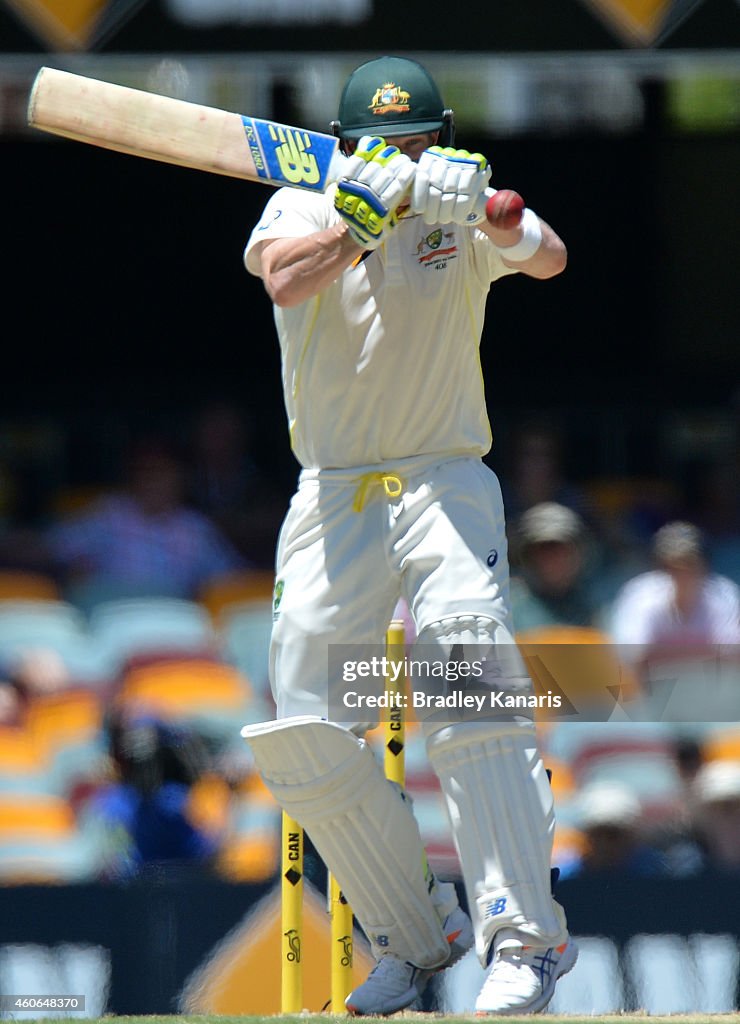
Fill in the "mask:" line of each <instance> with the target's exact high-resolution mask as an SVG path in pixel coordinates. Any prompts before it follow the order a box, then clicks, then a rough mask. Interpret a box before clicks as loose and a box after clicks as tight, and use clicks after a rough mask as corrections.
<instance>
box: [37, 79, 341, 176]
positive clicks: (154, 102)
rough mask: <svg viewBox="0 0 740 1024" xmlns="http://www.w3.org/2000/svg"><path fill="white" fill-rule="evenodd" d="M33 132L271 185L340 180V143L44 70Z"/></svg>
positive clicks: (299, 130) (328, 137) (318, 134)
mask: <svg viewBox="0 0 740 1024" xmlns="http://www.w3.org/2000/svg"><path fill="white" fill-rule="evenodd" d="M28 123H29V125H31V127H33V128H38V129H40V130H41V131H44V132H51V133H52V134H54V135H62V136H64V137H65V138H68V139H76V140H77V141H78V142H87V143H90V144H91V145H93V146H101V147H103V148H104V149H112V150H115V151H116V152H119V153H129V154H131V155H133V156H141V157H147V158H148V159H150V160H160V161H162V162H164V163H169V164H178V165H180V166H181V167H192V168H194V169H196V170H201V171H210V172H211V173H214V174H225V175H228V176H230V177H232V178H245V179H246V180H247V181H259V182H262V183H263V184H267V185H276V186H280V185H290V186H292V187H294V188H305V189H311V190H313V191H315V192H323V191H324V190H325V188H326V187H327V185H328V184H329V183H330V182H332V181H336V180H337V178H340V177H341V175H342V169H343V167H344V165H345V163H346V160H347V157H346V156H344V154H343V153H342V152H341V151H340V149H339V139H337V138H335V137H334V136H333V135H325V134H323V133H322V132H314V131H307V130H305V129H303V128H293V127H291V126H289V125H284V124H279V123H278V122H277V121H267V120H261V119H260V118H256V117H246V116H244V115H243V114H233V113H229V112H228V111H225V110H218V109H216V108H215V107H205V106H201V105H200V104H197V103H189V102H187V101H185V100H179V99H174V98H173V97H171V96H161V95H159V94H157V93H151V92H145V91H142V90H140V89H131V88H129V87H128V86H122V85H114V84H112V83H110V82H101V81H99V80H97V79H94V78H85V77H83V76H81V75H73V74H70V73H69V72H67V71H59V70H57V69H56V68H47V67H43V68H41V70H40V71H39V72H38V74H37V75H36V79H35V81H34V84H33V88H32V89H31V94H30V98H29V103H28Z"/></svg>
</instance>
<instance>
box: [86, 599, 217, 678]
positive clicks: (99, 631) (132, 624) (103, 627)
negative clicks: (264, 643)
mask: <svg viewBox="0 0 740 1024" xmlns="http://www.w3.org/2000/svg"><path fill="white" fill-rule="evenodd" d="M90 633H91V636H92V639H93V641H94V643H95V644H96V645H97V646H98V648H99V650H100V651H101V652H102V655H103V656H104V657H105V658H106V660H107V661H108V662H109V663H110V664H111V665H112V666H113V667H114V670H115V671H118V672H120V671H121V670H122V669H123V668H124V667H125V664H126V662H127V661H129V660H130V659H133V658H136V657H137V656H139V655H143V654H148V655H154V654H157V653H168V654H169V653H172V654H175V653H179V654H184V653H190V654H192V653H195V652H199V653H203V652H205V651H213V650H215V647H216V643H217V640H216V634H215V632H214V630H213V626H212V624H211V620H210V616H209V615H208V612H207V611H206V610H205V609H204V608H203V607H202V606H201V605H199V604H197V603H196V602H195V601H187V600H184V599H182V598H174V597H140V598H130V599H126V598H123V599H121V600H116V601H105V602H103V603H101V604H99V605H97V606H96V607H95V608H94V609H93V610H92V612H91V614H90Z"/></svg>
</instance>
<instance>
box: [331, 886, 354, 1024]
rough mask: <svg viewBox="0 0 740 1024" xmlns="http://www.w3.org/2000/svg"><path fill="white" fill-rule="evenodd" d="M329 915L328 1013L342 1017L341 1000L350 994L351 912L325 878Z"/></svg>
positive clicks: (336, 890) (351, 962) (342, 1007)
mask: <svg viewBox="0 0 740 1024" xmlns="http://www.w3.org/2000/svg"><path fill="white" fill-rule="evenodd" d="M329 913H330V915H331V1012H332V1013H345V1006H344V1000H345V999H346V998H347V996H348V995H349V993H350V992H351V991H352V964H353V961H352V908H351V907H350V905H349V904H348V903H347V900H346V899H345V898H344V895H343V893H342V890H341V889H340V888H339V883H338V882H337V880H336V879H335V878H334V876H333V875H330V876H329Z"/></svg>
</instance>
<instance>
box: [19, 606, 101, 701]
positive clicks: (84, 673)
mask: <svg viewBox="0 0 740 1024" xmlns="http://www.w3.org/2000/svg"><path fill="white" fill-rule="evenodd" d="M38 650H48V651H53V652H54V653H56V654H57V655H58V656H59V657H60V658H61V660H62V662H63V664H64V666H65V667H66V669H67V671H68V672H69V674H70V677H71V678H72V680H73V681H74V682H77V683H82V684H89V685H97V684H98V683H99V682H101V681H102V680H105V679H106V678H107V677H108V674H109V670H110V666H109V664H108V663H107V662H106V661H105V659H104V657H102V655H101V653H100V651H99V649H98V648H97V647H96V645H95V644H94V643H93V641H92V638H91V636H90V633H89V631H88V628H87V622H86V620H85V617H84V615H83V614H82V613H81V612H80V611H79V609H77V608H75V607H74V606H73V605H72V604H70V603H69V602H67V601H62V600H41V599H30V598H28V599H20V598H19V599H14V600H10V599H8V600H4V601H0V660H1V661H2V662H4V663H5V664H6V665H9V664H11V665H12V664H13V663H14V662H15V661H16V660H17V659H18V658H20V657H21V656H22V655H24V654H25V653H27V652H28V651H38Z"/></svg>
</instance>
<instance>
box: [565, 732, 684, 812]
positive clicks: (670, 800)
mask: <svg viewBox="0 0 740 1024" xmlns="http://www.w3.org/2000/svg"><path fill="white" fill-rule="evenodd" d="M561 728H562V729H563V730H566V729H567V730H571V731H572V730H574V729H575V730H576V732H577V733H578V734H579V735H580V742H579V741H578V740H576V739H575V736H571V738H570V742H571V744H572V750H571V755H572V756H571V759H570V766H571V770H572V773H573V779H574V781H575V784H576V786H577V787H578V788H579V789H581V788H583V787H584V786H586V785H588V784H590V783H595V782H620V783H622V784H623V785H625V786H629V787H630V789H632V790H633V792H634V793H635V795H636V796H637V797H638V798H639V799H640V801H641V802H642V805H643V808H644V809H645V810H646V812H648V813H655V814H662V813H664V812H669V811H671V810H672V809H673V808H675V807H676V806H677V805H678V804H679V803H680V801H681V799H682V797H683V789H682V785H681V779H680V776H679V773H678V767H677V764H676V760H675V756H674V740H673V735H672V732H671V729H670V728H668V727H665V728H664V727H662V726H661V725H660V723H650V722H647V723H645V722H629V723H624V724H622V723H616V722H602V723H583V724H581V723H577V722H570V723H564V724H563V725H562V727H561Z"/></svg>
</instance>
